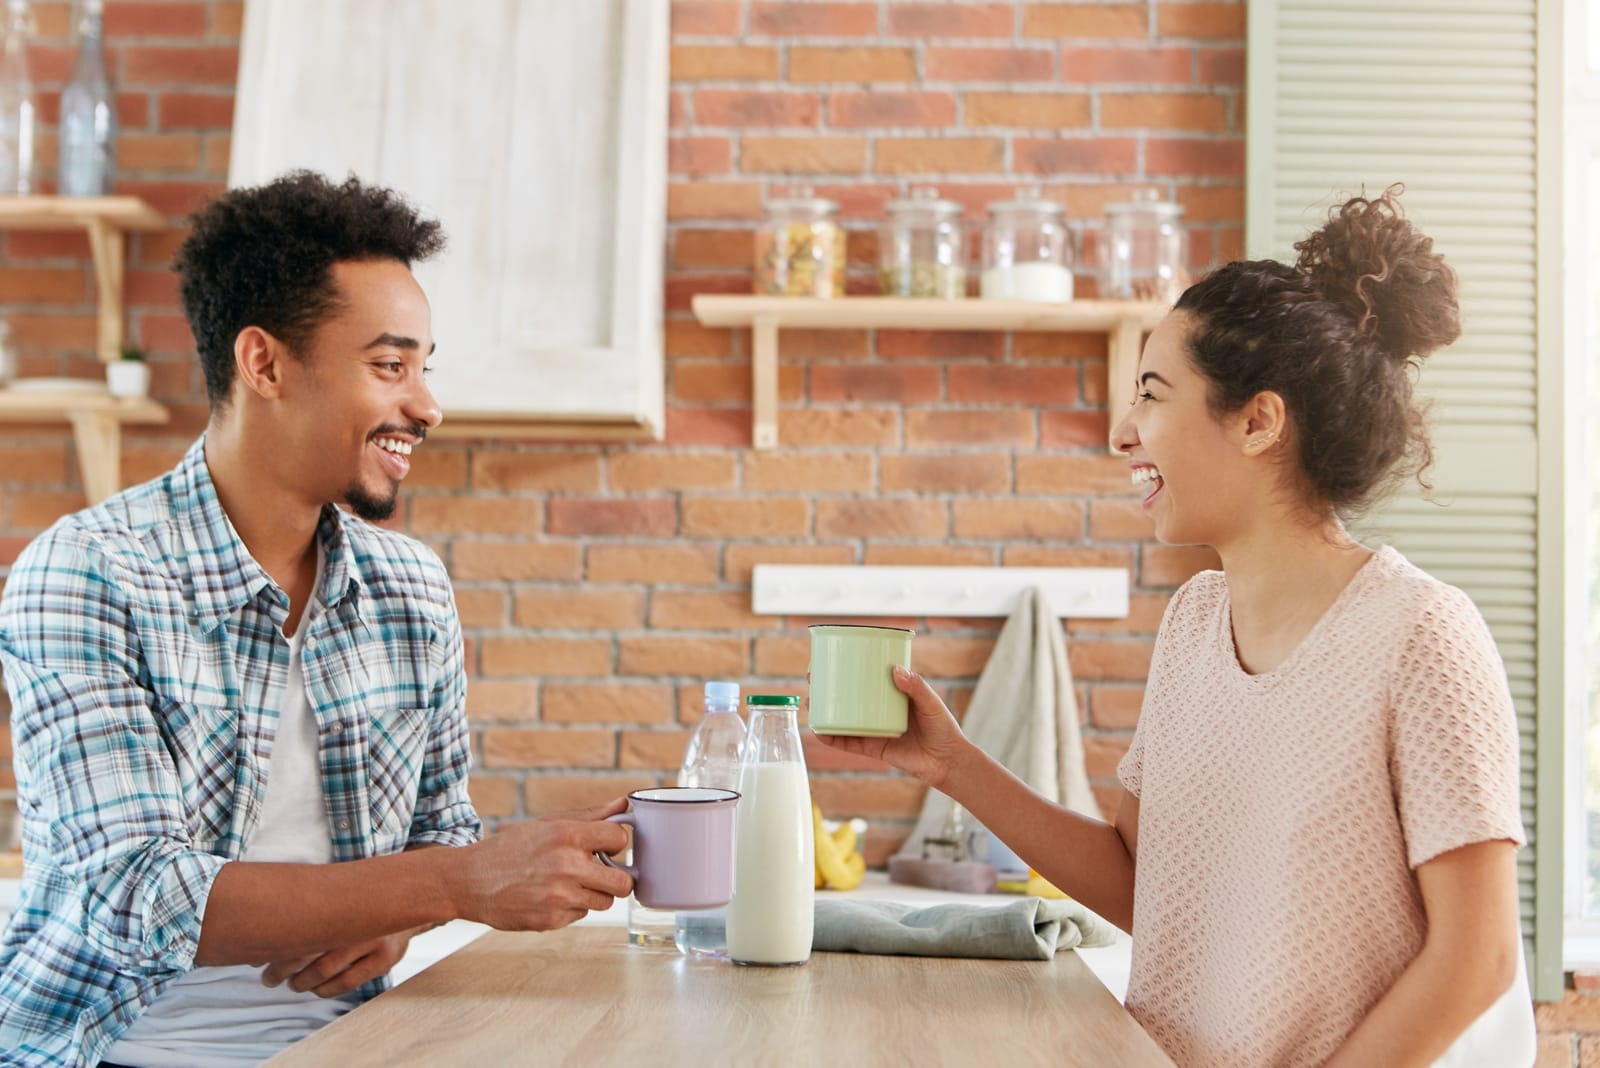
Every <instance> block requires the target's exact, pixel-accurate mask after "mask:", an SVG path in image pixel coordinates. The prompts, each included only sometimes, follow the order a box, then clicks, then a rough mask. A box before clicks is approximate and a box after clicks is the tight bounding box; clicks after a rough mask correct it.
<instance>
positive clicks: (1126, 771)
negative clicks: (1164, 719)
mask: <svg viewBox="0 0 1600 1068" xmlns="http://www.w3.org/2000/svg"><path fill="white" fill-rule="evenodd" d="M1206 574H1207V573H1202V574H1200V575H1196V576H1195V577H1194V578H1191V579H1190V580H1189V581H1188V582H1185V583H1184V584H1183V585H1182V586H1179V587H1178V590H1177V592H1176V593H1174V594H1173V595H1172V600H1170V601H1168V602H1167V609H1166V611H1165V612H1163V613H1162V615H1161V628H1160V629H1159V630H1158V631H1157V632H1156V647H1155V651H1154V652H1152V653H1151V654H1150V670H1149V671H1148V672H1147V673H1146V677H1145V693H1146V694H1150V693H1153V692H1155V690H1156V689H1157V687H1159V686H1160V685H1161V682H1162V678H1163V675H1164V673H1165V672H1166V671H1167V670H1168V668H1167V662H1168V660H1169V659H1170V656H1169V655H1168V650H1169V648H1170V647H1171V644H1172V643H1173V642H1175V641H1184V640H1187V637H1180V634H1182V633H1183V625H1181V624H1180V623H1179V622H1178V619H1179V615H1180V613H1182V612H1183V610H1184V607H1185V605H1186V603H1189V602H1192V601H1193V598H1191V597H1189V596H1188V595H1189V591H1190V589H1191V588H1193V586H1194V584H1195V583H1196V582H1199V581H1202V580H1203V579H1204V577H1205V575H1206ZM1149 710H1150V702H1149V701H1148V700H1146V701H1145V703H1144V706H1143V707H1142V708H1141V709H1140V710H1139V723H1138V726H1136V727H1135V728H1134V731H1133V741H1132V742H1131V743H1129V745H1128V751H1127V752H1126V753H1125V754H1123V757H1122V760H1121V761H1120V762H1118V764H1117V778H1118V780H1120V781H1121V783H1122V786H1123V789H1125V790H1127V791H1128V792H1129V793H1130V794H1132V795H1133V796H1134V797H1138V796H1140V794H1141V793H1143V791H1144V746H1145V738H1147V737H1148V736H1149V733H1150V723H1149V720H1148V718H1147V713H1148V712H1149Z"/></svg>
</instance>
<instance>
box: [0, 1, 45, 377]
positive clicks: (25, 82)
mask: <svg viewBox="0 0 1600 1068" xmlns="http://www.w3.org/2000/svg"><path fill="white" fill-rule="evenodd" d="M32 35H33V16H32V14H31V13H30V12H29V11H28V5H27V2H26V0H9V3H8V4H7V5H6V26H5V42H4V45H3V46H0V196H27V195H28V194H29V193H36V192H38V189H37V188H36V187H35V182H36V181H37V178H38V175H37V174H36V173H35V160H34V155H33V142H34V119H35V114H34V112H35V104H34V98H33V79H31V78H30V77H29V76H28V38H29V37H31V36H32ZM4 381H5V380H4V378H0V382H4Z"/></svg>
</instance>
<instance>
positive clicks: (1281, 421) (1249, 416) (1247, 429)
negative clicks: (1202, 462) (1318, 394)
mask: <svg viewBox="0 0 1600 1068" xmlns="http://www.w3.org/2000/svg"><path fill="white" fill-rule="evenodd" d="M1237 427H1238V435H1239V447H1240V449H1241V450H1243V452H1244V453H1245V455H1247V456H1259V455H1261V454H1262V453H1264V452H1267V451H1269V450H1271V449H1272V448H1273V446H1275V445H1277V444H1278V443H1279V442H1281V441H1282V440H1283V439H1284V438H1285V437H1286V436H1287V433H1288V430H1289V413H1288V410H1287V409H1286V408H1285V407H1284V405H1283V397H1282V396H1280V395H1279V394H1278V393H1276V392H1274V391H1273V390H1270V389H1266V390H1262V391H1261V392H1260V393H1257V394H1256V395H1255V396H1254V397H1251V398H1250V399H1249V400H1248V401H1246V402H1245V405H1244V407H1243V408H1242V409H1240V411H1239V419H1238V421H1237Z"/></svg>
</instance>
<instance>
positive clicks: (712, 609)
mask: <svg viewBox="0 0 1600 1068" xmlns="http://www.w3.org/2000/svg"><path fill="white" fill-rule="evenodd" d="M650 626H651V628H652V629H656V630H774V629H776V628H777V627H779V626H781V620H780V619H779V618H778V617H777V616H764V615H756V613H755V612H753V611H752V610H751V608H750V591H749V590H729V591H726V592H718V593H700V592H685V591H681V590H657V591H655V594H654V595H653V596H652V597H651V598H650Z"/></svg>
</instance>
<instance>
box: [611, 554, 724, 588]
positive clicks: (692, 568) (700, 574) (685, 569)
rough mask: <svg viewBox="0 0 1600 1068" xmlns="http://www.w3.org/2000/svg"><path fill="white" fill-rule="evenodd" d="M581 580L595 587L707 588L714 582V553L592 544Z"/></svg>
mask: <svg viewBox="0 0 1600 1068" xmlns="http://www.w3.org/2000/svg"><path fill="white" fill-rule="evenodd" d="M585 577H586V578H587V580H588V581H589V582H592V583H596V584H599V585H613V584H616V583H625V582H642V583H648V584H655V583H660V582H664V583H669V584H671V585H673V586H703V585H710V584H712V583H715V582H716V581H717V552H716V549H714V548H713V547H711V546H701V545H592V546H590V547H589V561H588V569H587V571H586V574H585Z"/></svg>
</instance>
